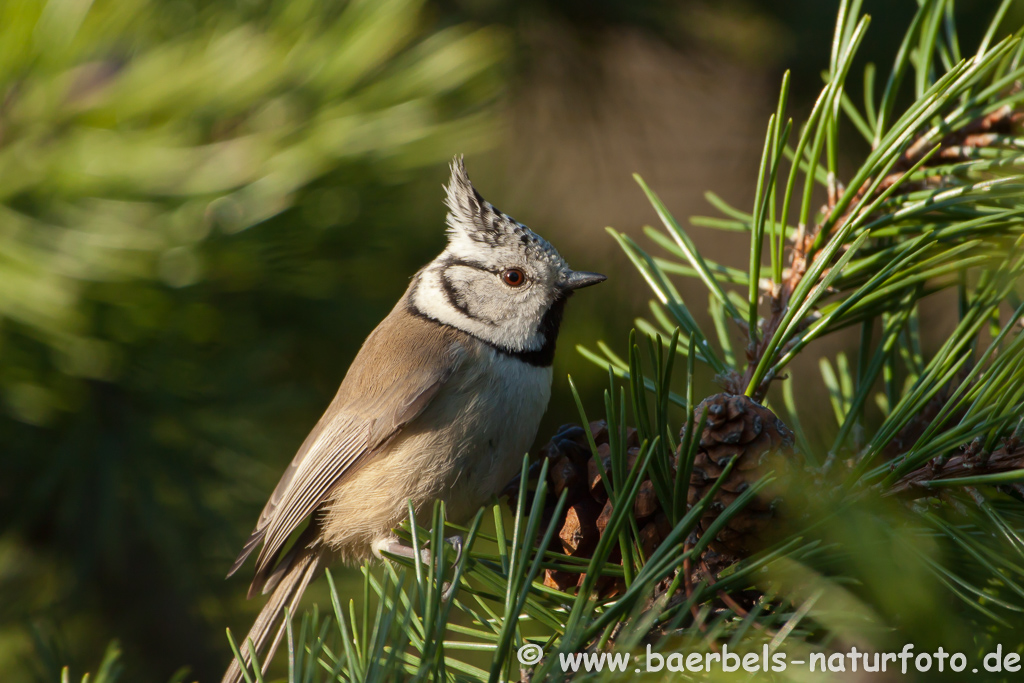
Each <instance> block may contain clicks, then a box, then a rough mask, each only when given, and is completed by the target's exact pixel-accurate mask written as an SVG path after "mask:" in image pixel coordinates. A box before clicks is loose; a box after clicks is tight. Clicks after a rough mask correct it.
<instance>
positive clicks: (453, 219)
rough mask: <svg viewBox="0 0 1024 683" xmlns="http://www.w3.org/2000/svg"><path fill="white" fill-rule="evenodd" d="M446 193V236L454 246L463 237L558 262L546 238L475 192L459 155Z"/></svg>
mask: <svg viewBox="0 0 1024 683" xmlns="http://www.w3.org/2000/svg"><path fill="white" fill-rule="evenodd" d="M445 192H446V195H447V196H446V197H445V204H446V205H447V206H448V217H447V223H448V239H449V241H450V242H451V243H452V245H453V246H456V247H457V245H458V243H459V242H461V241H463V240H466V241H470V242H476V243H477V244H478V245H486V246H488V247H492V248H500V247H515V248H519V249H522V250H523V251H524V252H525V253H527V254H528V255H529V256H530V257H532V258H541V259H550V260H552V261H555V260H557V261H559V262H561V257H560V256H558V252H557V251H555V249H554V247H552V246H551V245H550V244H549V243H548V241H547V240H545V239H544V238H543V237H541V236H540V235H537V234H536V233H534V232H533V231H532V230H530V229H529V228H528V227H526V226H525V225H523V224H522V223H520V222H518V221H517V220H515V219H514V218H512V217H511V216H509V215H508V214H506V213H502V212H501V211H500V210H498V209H497V208H496V207H495V206H494V205H493V204H491V203H490V202H489V201H487V200H486V199H484V198H483V197H482V196H481V195H480V193H479V192H477V191H476V188H475V187H473V183H472V181H470V179H469V175H468V174H467V173H466V164H465V162H464V160H463V158H462V156H461V155H460V156H457V157H455V158H454V159H452V163H451V179H450V180H449V181H448V186H447V187H446V188H445ZM457 250H459V251H461V250H460V249H457Z"/></svg>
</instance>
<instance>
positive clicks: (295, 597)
mask: <svg viewBox="0 0 1024 683" xmlns="http://www.w3.org/2000/svg"><path fill="white" fill-rule="evenodd" d="M289 559H290V560H291V561H290V562H288V560H289ZM286 563H287V564H286ZM282 564H285V566H287V567H288V568H287V570H286V571H285V572H283V573H281V574H278V576H279V577H280V578H278V576H275V579H276V581H275V585H274V592H273V593H271V595H270V599H269V600H268V601H267V604H266V605H264V606H263V610H262V611H261V612H260V615H259V616H258V617H257V618H256V623H255V624H253V625H252V628H251V629H250V630H249V635H247V636H246V639H245V640H244V641H242V642H241V643H239V644H238V645H239V650H240V651H241V653H242V659H243V660H244V661H245V664H246V666H247V667H248V666H251V664H252V662H251V657H250V654H249V645H248V641H249V640H252V643H253V647H254V648H255V649H256V654H257V656H258V658H259V660H260V661H261V662H262V664H263V671H264V673H265V672H266V670H267V666H268V665H269V664H270V660H271V659H273V658H274V652H275V651H276V650H277V646H278V645H279V644H280V642H281V637H282V636H283V635H284V631H285V620H284V608H285V607H287V608H288V611H289V613H291V614H294V613H295V609H296V608H297V607H298V606H299V600H301V599H302V594H303V593H304V592H305V591H306V586H308V585H309V582H310V581H312V580H313V579H314V578H315V577H316V575H317V573H318V572H319V570H320V567H321V564H322V563H321V554H320V549H319V548H315V549H314V548H303V549H302V551H301V552H299V553H296V554H294V555H292V557H291V558H287V557H286V558H285V560H284V561H283V562H282ZM275 574H277V572H275ZM278 622H280V623H278ZM275 625H276V628H275ZM241 680H242V669H241V667H240V666H239V665H238V660H237V659H235V660H232V662H231V666H229V667H228V670H227V672H226V673H225V674H224V678H222V679H221V683H239V682H240V681H241Z"/></svg>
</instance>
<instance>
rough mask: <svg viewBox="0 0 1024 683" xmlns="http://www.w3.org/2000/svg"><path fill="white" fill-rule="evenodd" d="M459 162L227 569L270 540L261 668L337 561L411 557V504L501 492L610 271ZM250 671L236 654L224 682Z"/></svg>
mask: <svg viewBox="0 0 1024 683" xmlns="http://www.w3.org/2000/svg"><path fill="white" fill-rule="evenodd" d="M450 170H451V177H450V180H449V182H448V185H447V186H446V187H445V191H446V194H445V204H446V205H447V208H448V213H447V217H446V221H445V222H446V224H447V229H446V233H447V240H448V241H447V245H446V246H445V249H444V250H443V251H442V252H441V254H440V255H439V256H437V258H435V259H434V260H433V261H431V262H430V263H428V264H427V265H426V266H424V267H423V268H422V269H420V270H419V271H418V272H417V273H416V274H415V275H414V276H413V277H412V279H411V281H410V284H409V286H408V288H407V289H406V291H405V293H404V294H403V295H402V297H401V299H399V301H398V303H397V304H396V305H395V307H394V308H393V309H392V311H391V312H390V313H389V314H388V315H387V317H385V318H384V320H383V321H382V322H381V323H380V324H379V325H378V326H377V327H376V328H375V329H374V330H373V332H371V333H370V335H369V336H368V337H367V338H366V340H365V341H364V343H363V345H362V347H361V348H360V350H359V352H358V353H357V354H356V356H355V359H354V360H353V361H352V364H351V365H350V366H349V369H348V371H347V373H346V374H345V377H344V379H343V380H342V382H341V386H340V388H339V389H338V392H337V394H336V395H335V397H334V399H333V400H332V401H331V403H330V405H329V406H328V407H327V410H326V411H325V412H324V414H323V416H322V417H321V418H320V420H319V421H318V422H317V423H316V426H315V427H313V430H312V431H311V432H310V433H309V435H308V436H307V437H306V439H305V441H303V443H302V445H301V446H300V447H299V450H298V452H297V453H296V454H295V457H294V458H293V460H292V462H291V464H290V465H289V466H288V468H287V470H285V472H284V475H283V476H282V477H281V480H280V482H279V483H278V484H277V487H276V488H275V489H274V491H273V493H272V494H271V495H270V499H269V500H268V501H267V503H266V506H265V507H264V509H263V512H262V513H261V514H260V517H259V520H258V522H257V523H256V528H255V530H254V531H253V532H252V534H251V536H250V537H249V539H248V541H247V542H246V543H245V545H244V547H243V548H242V551H241V553H240V554H239V556H238V559H237V560H235V562H234V564H233V565H232V567H231V570H230V571H229V572H228V577H231V576H232V575H233V574H234V573H235V572H237V571H238V570H239V568H241V566H242V565H243V564H244V563H245V561H246V559H247V558H248V557H249V556H250V555H251V554H252V553H253V552H255V551H256V548H257V547H259V546H260V544H262V547H261V548H260V550H259V552H258V554H257V557H256V571H255V577H254V579H253V581H252V584H251V585H250V587H249V598H252V597H253V596H255V595H256V594H259V593H263V594H267V593H269V594H270V597H269V599H268V601H267V603H266V605H265V606H264V607H263V609H262V611H261V612H260V614H259V616H258V617H257V619H256V622H255V623H254V624H253V626H252V629H251V630H250V631H249V634H248V636H247V639H246V641H243V643H245V642H247V641H248V640H250V639H251V641H252V643H253V646H254V649H255V651H256V652H257V654H258V655H259V656H260V657H261V658H262V661H263V663H264V664H263V668H264V669H265V668H266V665H267V663H268V662H269V661H270V660H271V658H272V657H273V653H274V651H275V650H276V648H277V646H278V644H279V643H280V641H281V637H282V634H283V632H284V629H285V624H284V609H285V608H286V607H287V608H288V610H289V612H291V613H294V612H295V609H296V607H297V605H298V603H299V600H300V599H301V597H302V594H303V592H304V591H305V589H306V587H307V586H308V585H309V583H310V582H311V581H312V580H313V579H315V578H316V577H317V575H318V574H319V573H320V572H321V571H323V569H324V567H325V566H326V565H328V564H331V563H333V562H336V561H341V562H343V563H347V564H356V563H360V562H363V561H365V560H368V559H371V558H381V557H382V555H381V554H382V553H391V554H395V555H401V556H406V557H409V556H411V554H412V551H411V548H409V547H408V546H406V545H404V544H402V543H401V542H400V540H399V538H398V537H397V536H396V535H395V533H394V531H393V530H394V529H395V528H397V527H398V526H399V525H400V524H401V523H402V522H403V521H405V519H407V518H408V516H409V509H410V507H409V506H410V504H411V507H412V510H413V511H414V512H415V514H416V515H417V517H418V516H419V515H420V514H424V515H425V518H426V516H429V515H430V511H431V510H432V508H433V505H434V502H435V501H437V500H441V501H443V502H444V504H445V511H446V515H447V519H449V520H451V521H453V522H455V523H460V522H462V521H465V520H468V519H470V518H471V517H472V516H473V515H474V514H475V513H476V511H477V510H478V509H479V508H480V507H481V506H482V505H484V504H486V503H487V502H488V501H490V500H491V499H492V497H493V496H496V495H498V494H499V493H500V492H501V490H502V489H503V488H504V487H505V486H506V485H507V484H508V482H509V481H510V480H511V479H512V478H513V477H514V476H515V474H516V473H517V472H518V471H519V470H520V467H521V463H522V458H523V456H524V455H525V454H526V452H527V450H528V448H529V447H530V445H531V444H532V443H533V440H534V439H535V438H536V434H537V429H538V427H539V425H540V420H541V417H542V416H543V414H544V412H545V410H546V409H547V404H548V400H549V398H550V394H551V380H552V370H551V366H552V360H553V358H554V355H555V342H556V340H557V338H558V332H559V327H560V325H561V322H562V315H563V311H564V309H565V305H566V301H567V300H568V299H569V297H570V296H571V295H572V294H573V292H575V291H576V290H578V289H582V288H584V287H589V286H591V285H595V284H598V283H599V282H603V281H604V280H606V279H607V278H606V276H604V275H601V274H600V273H592V272H585V271H574V270H572V269H571V268H570V267H569V265H568V264H567V263H566V261H565V260H564V259H563V258H562V257H561V256H560V255H559V253H558V251H556V250H555V248H554V247H553V246H551V244H550V243H549V242H548V241H547V240H545V239H544V238H543V237H541V236H539V235H537V234H536V233H534V232H533V231H532V230H530V229H529V228H527V227H526V226H525V225H523V224H522V223H519V222H517V221H516V220H515V219H513V218H512V217H510V216H509V215H507V214H505V213H502V212H501V211H499V210H498V209H496V208H495V207H494V206H493V205H492V204H491V203H490V202H488V201H486V200H485V199H484V198H483V197H482V196H481V195H480V193H479V192H477V190H476V189H475V188H474V187H473V184H472V182H471V181H470V179H469V176H468V175H467V173H466V166H465V162H464V160H463V158H462V157H461V156H456V157H455V158H454V159H453V160H452V162H451V167H450ZM304 524H305V525H306V526H305V528H304V530H302V531H301V534H299V530H300V528H301V527H302V526H303V525H304ZM296 534H298V538H297V539H296V540H295V542H294V543H293V544H292V545H291V546H290V547H289V548H288V549H287V550H286V549H285V548H286V545H287V542H288V540H289V539H290V538H291V537H292V536H294V535H296ZM457 541H458V539H454V542H455V543H456V544H457ZM457 550H458V551H460V552H461V546H458V547H457ZM242 650H243V651H244V653H245V654H243V659H244V660H245V663H246V665H247V666H248V665H249V664H250V662H251V659H250V657H249V654H248V649H247V648H246V647H244V646H243V648H242ZM260 653H262V654H260ZM241 676H242V672H241V667H240V666H239V663H238V661H237V660H233V661H232V663H231V665H230V667H229V668H228V670H227V672H226V673H225V674H224V678H223V681H222V683H238V681H239V680H241Z"/></svg>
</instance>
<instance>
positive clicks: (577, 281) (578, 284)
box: [565, 270, 608, 290]
mask: <svg viewBox="0 0 1024 683" xmlns="http://www.w3.org/2000/svg"><path fill="white" fill-rule="evenodd" d="M607 279H608V276H607V275H601V273H587V272H585V271H581V270H574V271H572V272H571V273H569V277H568V278H566V281H565V288H566V289H572V290H575V289H583V288H584V287H589V286H590V285H596V284H597V283H598V282H604V281H605V280H607Z"/></svg>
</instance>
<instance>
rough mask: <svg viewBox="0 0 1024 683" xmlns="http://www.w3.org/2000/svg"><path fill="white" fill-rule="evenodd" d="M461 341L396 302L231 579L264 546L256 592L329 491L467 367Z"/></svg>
mask: <svg viewBox="0 0 1024 683" xmlns="http://www.w3.org/2000/svg"><path fill="white" fill-rule="evenodd" d="M461 337H462V333H460V332H458V331H456V330H453V329H452V328H449V327H447V326H444V325H440V324H438V323H435V322H433V321H430V320H425V319H423V318H420V317H417V316H414V315H412V314H410V313H409V312H408V311H407V309H406V308H405V302H404V299H403V301H400V302H399V304H398V306H396V307H395V310H393V311H392V312H391V314H390V315H388V317H387V318H385V319H384V320H383V321H382V322H381V324H380V325H378V326H377V329H375V330H374V331H373V332H372V333H371V334H370V336H369V337H367V339H366V341H365V342H364V343H363V347H362V348H361V349H360V350H359V353H358V354H357V355H356V358H355V360H354V361H353V362H352V365H351V366H350V368H349V371H348V374H347V375H346V376H345V379H344V381H343V382H342V383H341V387H340V388H339V389H338V393H337V395H336V396H335V397H334V400H333V401H331V405H330V406H329V407H328V408H327V411H326V412H325V413H324V415H323V417H321V418H320V421H319V422H317V424H316V427H314V428H313V431H312V432H310V434H309V436H307V437H306V440H305V441H304V442H303V443H302V446H301V447H300V448H299V451H298V453H296V455H295V457H294V458H293V459H292V462H291V464H290V465H289V466H288V469H287V470H286V471H285V473H284V475H283V476H282V477H281V481H280V482H279V483H278V485H277V487H276V488H275V489H274V492H273V493H272V494H271V496H270V500H268V501H267V504H266V506H265V507H264V508H263V512H262V514H260V518H259V521H258V522H257V524H256V529H255V530H254V531H253V533H252V535H251V536H250V537H249V540H248V541H246V543H245V546H244V548H243V549H242V552H241V554H240V555H239V556H238V559H237V560H235V563H234V565H232V567H231V571H230V572H229V573H228V576H231V575H232V574H234V573H235V572H236V571H237V570H238V568H239V567H241V565H242V564H243V563H244V562H245V560H246V558H247V557H248V556H249V555H250V554H251V553H252V551H253V550H255V548H256V546H258V545H259V544H260V543H261V542H263V548H262V550H261V551H260V553H259V556H258V557H257V560H256V573H257V576H256V581H254V582H253V589H255V590H258V588H259V586H260V585H262V583H263V581H264V580H265V578H266V576H267V574H268V573H269V572H268V569H270V567H271V565H272V564H273V560H274V559H275V558H276V557H277V555H278V553H279V552H280V550H281V548H282V546H283V545H284V544H285V542H286V541H287V540H288V538H289V536H291V534H292V533H293V532H294V531H295V529H296V528H297V527H298V526H299V525H300V524H302V522H303V521H304V520H305V519H306V518H307V517H309V515H310V514H312V513H313V512H314V511H315V510H316V509H317V507H319V505H320V504H321V503H323V501H324V499H325V497H326V496H327V494H328V492H329V491H330V490H331V489H332V488H333V487H334V486H335V485H336V484H337V483H338V482H340V481H342V480H343V479H344V478H345V476H346V475H347V474H349V473H351V472H353V471H355V469H356V468H357V467H358V465H359V464H360V463H361V462H364V461H365V460H366V459H367V458H370V457H373V456H374V455H375V454H376V453H377V452H378V451H380V449H381V448H382V447H383V446H385V445H386V444H387V443H388V441H390V440H391V439H392V438H393V437H394V436H395V435H396V434H397V433H398V432H399V431H400V430H401V429H402V427H403V426H404V425H406V424H408V423H409V422H410V421H411V420H413V419H414V418H415V417H416V416H417V415H419V414H420V413H421V412H422V411H423V409H424V408H425V407H426V406H427V405H428V404H429V403H430V401H431V399H433V398H434V396H435V395H436V394H437V392H438V390H439V389H440V388H441V387H442V386H443V385H444V383H445V381H447V380H448V378H449V377H450V376H451V375H452V373H453V372H454V371H455V370H456V368H457V367H458V365H459V363H460V362H461V360H462V356H463V353H462V350H463V348H464V347H463V346H462V345H461V344H460V343H459V342H460V341H461ZM250 592H252V590H251V591H250Z"/></svg>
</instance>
